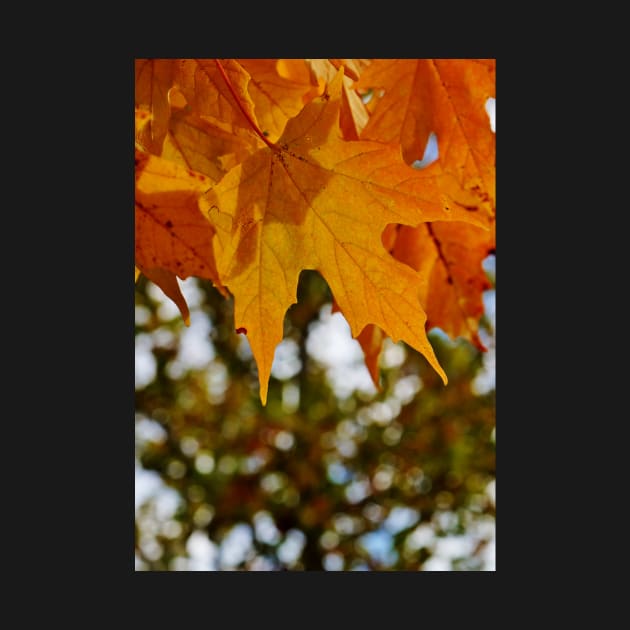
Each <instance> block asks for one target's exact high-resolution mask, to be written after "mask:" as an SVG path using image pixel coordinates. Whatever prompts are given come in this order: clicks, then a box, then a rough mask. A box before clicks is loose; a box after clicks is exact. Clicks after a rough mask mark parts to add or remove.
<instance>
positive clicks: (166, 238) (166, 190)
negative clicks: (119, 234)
mask: <svg viewBox="0 0 630 630" xmlns="http://www.w3.org/2000/svg"><path fill="white" fill-rule="evenodd" d="M135 160H136V176H135V177H136V190H135V231H136V238H135V258H136V267H138V268H139V269H140V270H141V271H142V272H143V273H144V274H145V275H147V276H148V277H149V278H150V279H151V280H153V281H154V282H155V283H156V284H158V286H160V288H161V289H162V290H163V291H164V293H166V295H168V296H169V297H171V298H172V299H173V300H174V301H175V303H176V304H177V305H178V307H179V308H180V310H181V311H182V315H183V316H184V319H185V320H187V319H188V310H187V307H186V308H184V309H183V308H182V301H183V297H180V296H181V293H179V290H178V288H177V289H176V287H177V282H176V279H175V278H174V275H177V276H179V277H180V278H182V279H185V278H187V277H188V276H197V277H200V278H206V279H208V280H210V281H211V282H213V284H215V286H217V288H218V289H219V290H220V291H222V292H223V294H224V295H225V289H224V288H223V286H222V284H221V282H220V280H219V277H218V275H217V270H216V266H215V262H214V256H213V250H212V237H213V234H214V231H213V229H212V226H211V225H210V224H209V223H208V222H207V221H206V219H205V218H204V216H203V215H202V213H201V212H200V211H199V205H198V198H199V196H200V195H201V194H202V193H203V192H204V191H206V190H207V189H208V188H209V187H210V185H211V183H212V182H211V180H210V179H209V178H207V177H206V176H205V175H203V174H201V173H196V172H194V171H192V170H189V169H186V168H184V167H182V166H180V165H178V164H175V163H174V162H170V161H168V160H164V159H162V158H160V157H157V156H154V155H150V154H148V153H144V152H142V151H139V150H138V149H137V148H136V157H135ZM156 270H161V271H156ZM136 278H137V274H136ZM174 296H175V297H174ZM184 304H185V302H184Z"/></svg>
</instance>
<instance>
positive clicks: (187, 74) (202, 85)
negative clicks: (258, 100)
mask: <svg viewBox="0 0 630 630" xmlns="http://www.w3.org/2000/svg"><path fill="white" fill-rule="evenodd" d="M178 62H179V63H178V71H179V73H178V86H179V89H180V90H181V92H182V94H183V95H184V96H185V98H186V100H187V101H188V104H189V105H190V108H191V110H192V111H193V112H194V113H196V114H199V115H201V116H209V117H211V118H213V119H215V120H216V121H221V122H222V123H223V125H224V126H225V128H226V129H227V130H228V131H233V132H235V133H236V131H237V130H238V129H241V130H243V131H245V132H246V133H249V134H252V133H253V131H252V127H251V122H250V120H248V118H249V119H251V120H252V121H254V123H255V122H256V114H255V112H254V102H253V101H252V99H251V97H250V95H249V91H248V84H249V80H250V76H249V74H248V73H247V71H246V70H245V69H244V68H243V66H241V65H240V64H239V63H238V61H236V60H234V59H223V60H221V65H222V68H223V72H225V74H226V75H227V81H226V80H225V79H224V78H223V75H222V72H221V71H220V70H219V68H218V65H217V61H216V60H214V59H179V60H178ZM228 81H229V84H230V85H231V89H230V87H228ZM232 90H233V91H234V93H233V92H232ZM237 99H238V100H237Z"/></svg>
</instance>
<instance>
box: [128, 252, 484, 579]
mask: <svg viewBox="0 0 630 630" xmlns="http://www.w3.org/2000/svg"><path fill="white" fill-rule="evenodd" d="M484 269H485V270H486V273H487V275H488V277H489V279H490V281H491V283H492V288H491V289H490V290H489V291H487V292H486V293H485V294H484V305H485V314H484V316H483V318H482V320H481V323H480V338H481V340H482V341H483V343H484V344H485V345H486V347H487V348H488V350H487V352H480V351H478V350H477V349H476V348H475V347H474V346H472V345H471V344H470V343H468V342H467V341H465V340H463V339H458V340H452V339H449V338H448V337H447V336H446V335H445V334H444V333H443V332H442V331H441V330H439V329H433V330H432V331H430V333H429V338H430V340H431V343H432V344H433V346H434V349H435V352H436V355H437V356H438V359H439V360H440V363H441V364H442V366H443V367H444V369H445V371H446V372H447V374H448V376H449V384H448V385H447V386H444V385H443V384H442V381H441V379H440V377H439V376H438V375H437V374H436V373H435V371H434V370H433V369H432V368H431V367H430V366H429V364H428V363H427V361H426V360H425V359H424V357H422V356H421V355H420V354H419V353H417V352H416V351H415V350H413V349H411V348H410V347H409V346H407V345H406V344H405V343H404V342H400V343H397V344H394V343H393V342H391V340H387V343H386V344H385V347H384V351H383V352H382V354H381V358H380V369H381V380H382V383H381V385H382V388H381V391H378V390H377V389H376V388H375V386H374V384H373V383H372V381H371V378H370V376H369V374H368V372H367V369H366V367H365V365H364V362H363V353H362V351H361V348H360V346H359V344H358V342H356V341H355V340H353V339H352V337H351V335H350V329H349V326H348V324H347V322H346V321H345V319H344V318H343V315H341V313H332V295H331V293H330V290H329V288H328V285H327V284H326V282H325V281H324V280H323V278H322V277H321V276H320V275H319V274H318V273H317V272H315V271H304V272H302V275H301V277H300V283H299V287H298V303H297V304H295V305H294V306H292V307H291V308H290V309H289V311H288V312H287V315H286V317H285V327H284V340H283V341H282V343H281V344H280V345H279V346H278V348H277V350H276V354H275V360H274V364H273V368H272V376H271V380H270V384H269V396H268V402H267V405H266V407H262V406H261V404H260V400H259V396H258V376H257V372H256V365H255V362H254V360H253V358H252V354H251V351H250V348H249V344H248V342H247V338H246V337H245V336H244V335H237V334H236V333H235V332H234V320H233V302H232V301H231V300H226V299H225V298H223V297H222V296H221V295H220V294H219V293H218V292H217V291H216V290H215V289H214V288H213V287H212V286H211V285H210V284H209V283H207V282H204V281H198V280H196V279H194V278H189V279H187V280H186V281H184V282H181V286H182V291H183V293H184V295H185V297H186V300H187V302H188V304H189V306H190V310H191V325H190V327H186V326H185V325H184V323H183V321H182V318H181V315H180V313H179V311H178V310H177V308H176V307H175V305H174V304H173V303H172V302H171V301H170V300H169V299H168V298H166V297H165V296H164V295H163V294H162V292H161V291H160V289H159V288H157V287H156V286H155V285H154V284H152V283H151V282H150V281H148V280H147V279H146V278H144V277H143V276H141V277H140V279H139V280H138V282H137V284H136V299H135V304H136V306H135V375H136V376H135V378H136V382H135V385H136V393H135V453H136V467H135V568H136V570H139V571H207V570H250V571H275V570H290V571H296V570H309V571H311V570H317V571H323V570H326V571H340V570H356V571H494V570H495V484H496V482H495V440H496V431H495V420H496V414H495V409H496V406H495V401H496V398H495V289H494V286H495V257H494V255H492V256H489V257H488V258H487V259H486V260H485V261H484Z"/></svg>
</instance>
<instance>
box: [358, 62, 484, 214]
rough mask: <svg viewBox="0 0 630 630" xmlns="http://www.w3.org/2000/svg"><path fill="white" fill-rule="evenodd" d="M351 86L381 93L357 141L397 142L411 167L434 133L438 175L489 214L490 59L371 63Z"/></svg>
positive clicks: (422, 153) (420, 157) (421, 155)
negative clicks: (482, 204) (448, 179)
mask: <svg viewBox="0 0 630 630" xmlns="http://www.w3.org/2000/svg"><path fill="white" fill-rule="evenodd" d="M354 87H355V88H357V89H360V90H361V89H367V88H381V89H384V90H385V93H384V95H383V96H382V98H380V100H379V101H378V103H377V105H376V107H375V109H374V111H373V113H372V115H371V116H370V119H369V121H368V123H367V124H366V126H365V128H364V129H363V131H362V133H361V139H365V140H380V141H382V142H399V143H400V144H401V146H402V150H403V157H404V159H405V161H406V162H407V163H408V164H411V163H412V162H414V161H415V160H420V159H422V157H423V155H424V149H425V147H426V145H427V141H428V138H429V135H430V133H431V132H434V133H435V134H436V136H437V140H438V147H439V160H438V162H439V164H440V166H441V168H442V169H443V171H444V172H445V173H449V174H450V175H451V176H453V177H454V178H455V180H456V182H457V184H458V185H459V186H460V187H462V188H463V189H465V190H467V191H470V192H473V193H475V194H476V195H477V196H478V197H479V198H480V199H482V200H488V201H489V206H490V207H489V210H490V212H493V211H494V205H495V136H494V133H493V132H492V130H491V128H490V122H489V119H488V114H487V113H486V110H485V106H486V101H487V100H488V98H490V97H492V98H494V96H495V60H494V59H376V60H374V62H373V63H372V64H371V65H370V66H368V67H367V68H366V69H365V70H364V71H363V72H362V74H361V77H360V79H359V81H358V82H357V83H356V84H354Z"/></svg>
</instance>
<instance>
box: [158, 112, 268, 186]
mask: <svg viewBox="0 0 630 630" xmlns="http://www.w3.org/2000/svg"><path fill="white" fill-rule="evenodd" d="M261 144H262V143H261V142H258V141H257V139H256V138H255V137H254V136H252V135H251V133H249V132H248V133H247V134H242V133H238V132H237V133H233V132H230V131H227V130H226V129H225V128H224V126H223V125H222V124H220V122H219V121H216V120H214V119H211V118H210V117H205V116H199V115H197V114H194V113H188V112H186V111H185V110H181V111H176V112H173V114H172V115H171V120H170V123H169V130H168V133H167V135H166V137H165V139H164V145H163V147H162V153H161V157H162V158H164V159H166V160H170V161H172V162H175V163H177V164H181V165H182V166H185V167H186V168H188V169H192V170H195V171H197V172H199V173H203V174H204V175H207V176H208V177H209V178H210V179H211V180H212V181H213V182H217V181H219V180H220V179H221V178H222V177H223V175H225V173H227V171H229V170H230V168H232V166H235V165H236V164H238V163H239V162H242V161H243V160H244V159H245V158H246V157H247V156H248V155H249V154H251V153H253V152H254V151H256V150H257V149H258V148H259V146H260V145H261Z"/></svg>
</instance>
